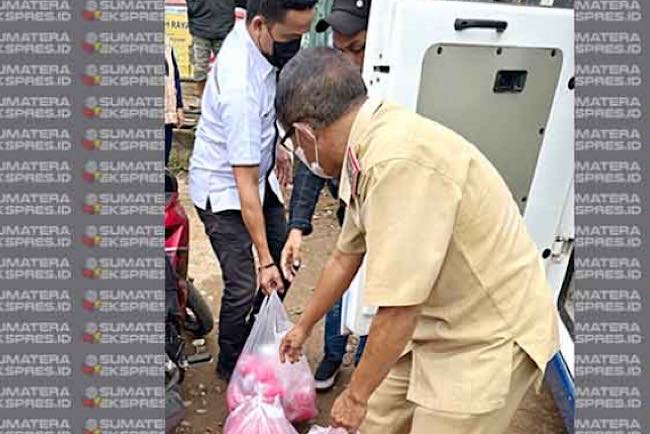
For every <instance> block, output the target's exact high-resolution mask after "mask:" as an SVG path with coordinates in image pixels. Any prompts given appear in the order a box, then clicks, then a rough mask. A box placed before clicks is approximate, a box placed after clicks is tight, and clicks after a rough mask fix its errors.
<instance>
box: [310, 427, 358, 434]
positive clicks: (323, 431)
mask: <svg viewBox="0 0 650 434" xmlns="http://www.w3.org/2000/svg"><path fill="white" fill-rule="evenodd" d="M307 434H348V432H347V431H346V430H345V429H343V428H333V427H331V426H328V427H327V428H323V427H322V426H318V425H314V426H312V427H311V429H310V430H309V432H308V433H307Z"/></svg>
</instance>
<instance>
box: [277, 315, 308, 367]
mask: <svg viewBox="0 0 650 434" xmlns="http://www.w3.org/2000/svg"><path fill="white" fill-rule="evenodd" d="M308 337H309V331H308V330H307V329H305V328H304V327H303V326H302V325H301V324H300V323H298V324H296V325H295V326H293V328H292V329H291V330H289V332H288V333H287V334H286V335H284V338H282V342H280V361H281V362H282V363H286V361H287V360H288V361H289V362H291V363H296V362H297V361H299V360H300V357H301V356H302V346H303V345H304V344H305V341H306V340H307V338H308Z"/></svg>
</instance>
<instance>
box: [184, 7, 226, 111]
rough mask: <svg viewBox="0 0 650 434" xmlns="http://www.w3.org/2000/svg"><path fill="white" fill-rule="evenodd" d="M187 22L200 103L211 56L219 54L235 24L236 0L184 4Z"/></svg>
mask: <svg viewBox="0 0 650 434" xmlns="http://www.w3.org/2000/svg"><path fill="white" fill-rule="evenodd" d="M187 19H188V24H189V29H190V34H191V35H192V46H191V47H190V55H191V57H192V65H193V66H194V79H195V80H196V81H197V84H198V94H199V101H200V100H201V99H202V97H203V90H204V89H205V82H206V80H207V77H208V66H209V62H210V55H211V54H214V55H215V56H216V55H217V54H218V53H219V50H220V49H221V44H222V43H223V40H224V39H226V36H227V35H228V33H230V30H231V29H232V27H233V25H234V24H235V0H187Z"/></svg>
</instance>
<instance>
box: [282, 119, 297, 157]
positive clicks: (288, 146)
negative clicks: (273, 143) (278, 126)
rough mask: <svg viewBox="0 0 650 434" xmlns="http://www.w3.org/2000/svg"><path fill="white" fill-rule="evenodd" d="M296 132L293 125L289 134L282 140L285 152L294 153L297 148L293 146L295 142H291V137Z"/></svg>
mask: <svg viewBox="0 0 650 434" xmlns="http://www.w3.org/2000/svg"><path fill="white" fill-rule="evenodd" d="M295 132H296V127H295V126H294V125H291V126H290V127H289V129H288V130H287V132H286V133H285V134H284V137H282V139H281V140H280V146H282V147H283V148H284V149H285V150H287V151H289V152H290V153H292V154H293V153H294V151H295V148H294V146H293V141H290V140H289V139H291V136H293V134H294V133H295ZM287 142H289V143H287Z"/></svg>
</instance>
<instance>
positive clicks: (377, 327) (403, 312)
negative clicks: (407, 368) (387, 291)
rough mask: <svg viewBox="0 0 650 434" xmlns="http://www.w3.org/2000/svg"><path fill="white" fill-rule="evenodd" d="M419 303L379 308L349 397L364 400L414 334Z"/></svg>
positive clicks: (351, 384) (375, 387) (379, 382)
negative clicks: (417, 304)
mask: <svg viewBox="0 0 650 434" xmlns="http://www.w3.org/2000/svg"><path fill="white" fill-rule="evenodd" d="M418 314H419V307H418V306H406V307H382V308H379V310H378V312H377V315H375V318H374V319H373V321H372V324H371V325H370V332H369V334H368V341H367V342H366V347H365V349H364V352H363V357H362V358H361V362H360V363H359V365H358V366H357V368H356V369H355V371H354V374H353V375H352V379H351V380H350V385H349V386H348V387H349V391H350V394H351V396H352V397H353V398H354V399H356V400H358V401H360V402H367V401H368V399H369V398H370V395H372V393H373V392H374V391H375V389H377V387H379V384H381V382H382V381H383V380H384V378H386V375H388V371H390V369H391V368H392V367H393V365H394V364H395V363H396V362H397V360H398V359H399V356H400V355H401V353H402V351H404V348H405V346H406V344H407V343H408V341H409V340H410V339H411V338H412V337H413V332H414V331H415V325H416V322H417V317H418Z"/></svg>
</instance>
